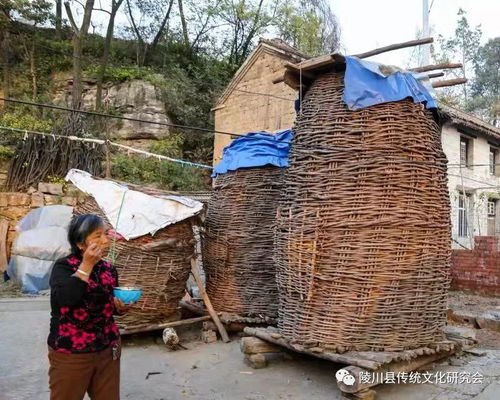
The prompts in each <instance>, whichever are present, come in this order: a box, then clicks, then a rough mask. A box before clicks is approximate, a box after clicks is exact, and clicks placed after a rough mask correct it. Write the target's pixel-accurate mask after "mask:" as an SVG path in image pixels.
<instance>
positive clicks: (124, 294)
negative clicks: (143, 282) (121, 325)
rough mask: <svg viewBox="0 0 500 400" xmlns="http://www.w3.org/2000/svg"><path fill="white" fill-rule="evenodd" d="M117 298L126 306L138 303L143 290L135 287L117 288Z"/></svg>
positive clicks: (115, 290) (115, 293) (114, 291)
mask: <svg viewBox="0 0 500 400" xmlns="http://www.w3.org/2000/svg"><path fill="white" fill-rule="evenodd" d="M113 294H114V295H115V297H116V298H117V299H119V300H121V301H123V302H124V303H125V304H133V303H137V302H138V301H139V299H140V298H141V296H142V290H141V289H139V288H135V287H125V286H124V287H115V288H113Z"/></svg>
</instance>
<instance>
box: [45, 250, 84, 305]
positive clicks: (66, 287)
mask: <svg viewBox="0 0 500 400" xmlns="http://www.w3.org/2000/svg"><path fill="white" fill-rule="evenodd" d="M73 274H74V272H73V269H72V268H71V266H70V265H68V264H67V263H66V262H65V260H64V259H62V260H58V261H56V262H55V264H54V267H53V268H52V273H51V275H50V289H51V291H52V293H53V296H55V298H56V300H57V302H58V303H59V305H60V306H69V307H73V306H76V305H78V303H80V302H81V301H82V300H83V296H84V295H85V292H86V289H87V282H85V281H82V280H81V279H80V278H77V277H76V276H73Z"/></svg>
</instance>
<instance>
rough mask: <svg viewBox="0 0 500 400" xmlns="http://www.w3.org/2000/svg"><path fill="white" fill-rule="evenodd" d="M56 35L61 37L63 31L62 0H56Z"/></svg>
mask: <svg viewBox="0 0 500 400" xmlns="http://www.w3.org/2000/svg"><path fill="white" fill-rule="evenodd" d="M55 23H56V37H57V38H58V39H61V31H62V0H56V21H55Z"/></svg>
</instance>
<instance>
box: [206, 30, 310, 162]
mask: <svg viewBox="0 0 500 400" xmlns="http://www.w3.org/2000/svg"><path fill="white" fill-rule="evenodd" d="M304 58H306V56H304V55H303V54H301V53H300V52H298V51H297V50H296V49H294V48H293V47H291V46H289V45H287V44H286V43H285V42H283V41H282V40H280V39H272V40H264V39H261V40H260V41H259V44H258V45H257V47H256V48H255V50H254V51H253V52H252V53H251V54H250V56H249V57H248V58H247V59H246V61H245V62H244V63H243V65H242V66H241V67H240V68H239V69H238V71H237V72H236V74H235V75H234V77H233V79H232V80H231V82H230V83H229V85H228V86H227V87H226V89H225V90H224V92H223V93H222V95H221V96H220V97H219V99H218V101H217V103H216V104H215V107H214V108H213V109H212V111H214V119H215V130H216V131H219V132H234V133H247V132H250V131H258V130H266V131H271V132H273V131H276V130H279V129H284V128H289V127H290V126H292V125H293V122H294V121H295V106H294V104H295V99H296V98H297V92H296V91H295V90H294V89H292V88H290V87H289V86H287V85H286V84H285V83H284V82H277V80H279V79H281V78H283V72H284V65H285V63H287V62H292V63H296V62H299V61H301V60H303V59H304ZM275 82H277V83H275ZM231 139H232V138H231V136H229V135H223V134H217V133H216V134H215V138H214V164H217V163H218V162H219V161H220V159H221V156H222V150H223V149H224V147H226V146H227V145H228V144H229V143H230V142H231Z"/></svg>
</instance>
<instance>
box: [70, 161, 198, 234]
mask: <svg viewBox="0 0 500 400" xmlns="http://www.w3.org/2000/svg"><path fill="white" fill-rule="evenodd" d="M66 180H68V181H71V182H72V183H73V184H74V185H75V186H76V187H77V188H78V189H80V190H81V191H82V192H85V193H87V194H89V195H91V196H92V197H93V198H94V199H95V201H96V202H97V204H98V205H99V207H100V208H101V210H102V211H103V212H104V214H105V215H106V218H107V219H108V221H109V222H110V223H111V225H112V226H113V228H114V229H115V231H116V232H118V233H119V234H120V235H122V236H123V237H124V238H125V239H127V240H130V239H134V238H137V237H140V236H143V235H146V234H151V235H154V234H155V233H156V232H157V231H159V230H160V229H162V228H165V227H166V226H168V225H172V224H175V223H177V222H180V221H184V220H185V219H188V218H191V217H193V216H194V215H196V214H198V213H199V212H200V211H201V210H202V209H203V204H202V203H200V202H198V201H195V200H192V199H189V198H187V197H181V196H164V197H158V196H150V195H148V194H145V193H142V192H138V191H136V190H131V189H129V188H128V187H126V186H124V185H120V184H118V183H116V182H112V181H107V180H101V179H94V178H92V176H91V175H90V174H89V173H88V172H85V171H81V170H77V169H72V170H70V171H69V172H68V174H67V176H66Z"/></svg>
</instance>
